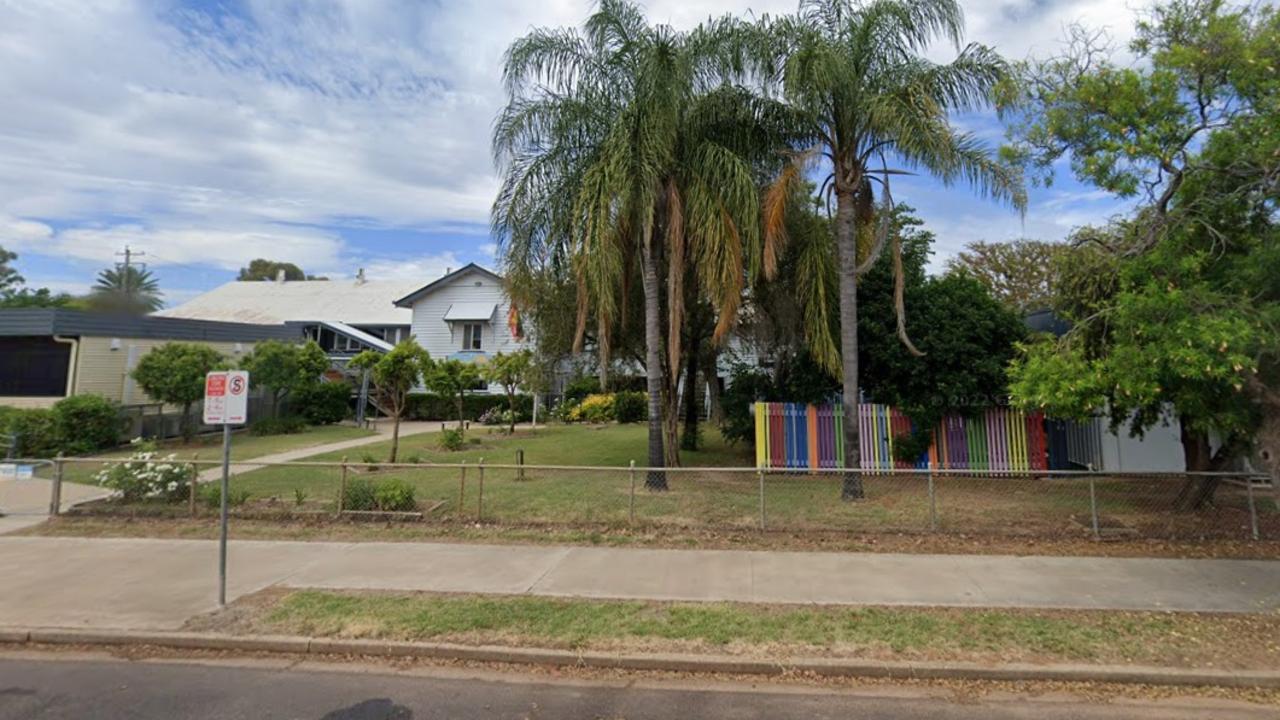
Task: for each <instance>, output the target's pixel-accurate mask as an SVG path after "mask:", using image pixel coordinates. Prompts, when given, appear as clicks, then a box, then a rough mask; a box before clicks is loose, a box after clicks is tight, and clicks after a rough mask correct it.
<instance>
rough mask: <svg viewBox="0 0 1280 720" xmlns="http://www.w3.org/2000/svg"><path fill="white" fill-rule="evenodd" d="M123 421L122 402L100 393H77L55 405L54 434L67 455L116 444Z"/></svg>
mask: <svg viewBox="0 0 1280 720" xmlns="http://www.w3.org/2000/svg"><path fill="white" fill-rule="evenodd" d="M124 425H125V422H124V418H123V417H122V416H121V415H120V406H119V405H117V404H116V403H114V402H112V401H110V400H108V399H106V398H105V397H103V396H101V395H75V396H73V397H69V398H63V399H61V400H59V401H58V402H56V403H54V405H53V432H54V437H55V438H56V439H57V444H58V449H59V450H61V451H62V452H64V453H67V454H68V455H81V454H85V453H91V452H95V451H97V450H102V449H104V448H110V447H115V446H116V445H118V444H119V443H120V434H121V433H122V432H123V431H124Z"/></svg>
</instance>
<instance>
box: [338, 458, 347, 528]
mask: <svg viewBox="0 0 1280 720" xmlns="http://www.w3.org/2000/svg"><path fill="white" fill-rule="evenodd" d="M346 509H347V456H346V455H343V456H342V470H341V471H340V472H339V475H338V515H339V516H341V515H342V513H343V511H345V510H346Z"/></svg>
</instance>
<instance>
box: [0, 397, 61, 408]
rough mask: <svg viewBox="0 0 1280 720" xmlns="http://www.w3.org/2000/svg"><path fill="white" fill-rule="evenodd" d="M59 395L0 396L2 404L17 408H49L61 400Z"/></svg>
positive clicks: (0, 403)
mask: <svg viewBox="0 0 1280 720" xmlns="http://www.w3.org/2000/svg"><path fill="white" fill-rule="evenodd" d="M61 399H62V398H58V397H0V406H4V407H16V408H24V409H26V408H47V407H53V404H54V403H56V402H58V401H59V400H61Z"/></svg>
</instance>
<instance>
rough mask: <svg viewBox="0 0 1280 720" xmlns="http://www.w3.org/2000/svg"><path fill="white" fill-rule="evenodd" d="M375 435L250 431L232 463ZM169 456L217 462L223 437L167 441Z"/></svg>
mask: <svg viewBox="0 0 1280 720" xmlns="http://www.w3.org/2000/svg"><path fill="white" fill-rule="evenodd" d="M373 434H375V433H374V431H372V430H366V429H364V428H357V427H351V426H348V425H319V426H315V427H309V428H307V430H306V431H305V432H301V433H295V434H292V435H263V436H254V435H250V434H249V432H248V431H247V430H242V431H239V432H236V433H233V434H232V437H231V459H232V460H249V459H252V458H257V457H262V456H263V455H272V454H274V453H278V452H286V451H288V450H297V449H301V448H306V447H311V446H314V445H325V444H328V443H332V442H341V441H343V440H353V439H355V438H362V437H369V436H371V435H373ZM132 453H133V450H132V449H129V448H122V449H119V450H113V451H111V452H105V453H99V454H97V455H92V456H89V458H87V459H94V460H101V459H108V460H113V459H122V458H127V457H129V455H131V454H132ZM169 453H173V454H174V455H176V456H177V458H178V459H179V460H190V459H191V458H192V457H194V456H196V455H199V456H200V458H201V459H202V460H216V459H218V458H220V457H221V453H222V435H220V434H213V435H201V436H199V437H197V438H195V439H194V440H193V441H192V442H190V443H185V442H182V441H181V440H171V441H167V442H165V443H163V444H162V445H161V446H160V454H161V455H162V456H163V455H168V454H169ZM102 467H103V466H102V465H100V464H98V463H93V462H72V463H67V464H66V466H65V469H64V471H63V478H64V479H65V480H68V481H70V482H83V483H91V482H93V479H92V478H93V475H94V473H96V472H98V470H100V469H101V468H102ZM42 474H44V473H42Z"/></svg>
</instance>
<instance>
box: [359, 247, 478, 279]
mask: <svg viewBox="0 0 1280 720" xmlns="http://www.w3.org/2000/svg"><path fill="white" fill-rule="evenodd" d="M463 265H466V263H465V262H463V261H461V260H459V259H458V256H457V255H455V254H454V253H452V252H446V253H441V254H439V255H425V256H420V257H411V258H378V259H375V260H373V261H372V262H369V263H368V264H367V265H365V266H364V274H365V277H367V278H369V279H370V280H423V281H424V282H430V281H431V280H434V279H436V278H438V277H442V276H444V275H445V274H446V273H448V272H449V271H450V270H457V269H458V268H460V267H462V266H463Z"/></svg>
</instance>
